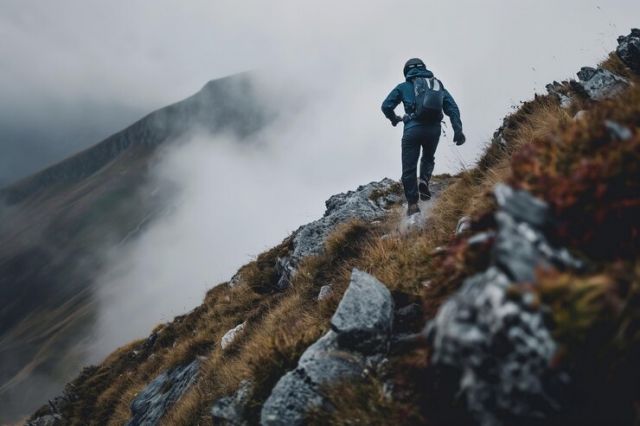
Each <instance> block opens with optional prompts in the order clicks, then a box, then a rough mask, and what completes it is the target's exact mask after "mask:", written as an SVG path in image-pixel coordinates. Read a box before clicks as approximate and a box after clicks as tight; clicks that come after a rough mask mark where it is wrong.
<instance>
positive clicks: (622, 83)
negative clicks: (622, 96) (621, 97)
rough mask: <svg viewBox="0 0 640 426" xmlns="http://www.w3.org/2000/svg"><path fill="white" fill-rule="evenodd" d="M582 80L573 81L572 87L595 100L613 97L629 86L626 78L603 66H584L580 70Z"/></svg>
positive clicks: (579, 75)
mask: <svg viewBox="0 0 640 426" xmlns="http://www.w3.org/2000/svg"><path fill="white" fill-rule="evenodd" d="M578 78H579V79H580V81H578V82H576V81H572V82H571V84H572V87H573V88H574V89H576V90H578V91H580V92H582V93H584V94H585V95H586V96H588V97H589V98H591V99H593V100H594V101H602V100H604V99H609V98H612V97H614V96H616V95H618V94H619V93H620V92H622V91H623V90H624V89H626V88H627V87H628V86H629V81H628V80H627V79H626V78H623V77H620V76H619V75H616V74H614V73H612V72H611V71H608V70H605V69H602V68H597V69H596V68H591V67H582V69H580V71H578Z"/></svg>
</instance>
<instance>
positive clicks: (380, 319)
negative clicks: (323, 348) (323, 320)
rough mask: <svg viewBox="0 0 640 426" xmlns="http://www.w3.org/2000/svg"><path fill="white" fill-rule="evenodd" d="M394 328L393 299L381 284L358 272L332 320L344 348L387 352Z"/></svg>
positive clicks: (355, 270)
mask: <svg viewBox="0 0 640 426" xmlns="http://www.w3.org/2000/svg"><path fill="white" fill-rule="evenodd" d="M392 325H393V299H392V298H391V293H390V292H389V290H388V289H387V288H386V287H385V286H384V285H383V284H382V283H380V281H378V280H377V279H375V278H374V277H372V276H371V275H369V274H367V273H365V272H361V271H359V270H357V269H354V270H353V272H352V274H351V283H350V284H349V287H348V288H347V291H346V292H345V293H344V296H343V297H342V300H341V301H340V304H339V305H338V309H337V310H336V312H335V314H334V315H333V318H331V328H332V329H333V330H334V331H336V333H337V334H338V340H339V341H340V346H342V347H345V348H350V349H353V350H358V351H361V352H364V353H367V352H373V353H375V352H383V351H385V350H386V349H387V347H386V345H387V344H388V341H389V333H390V332H391V328H392Z"/></svg>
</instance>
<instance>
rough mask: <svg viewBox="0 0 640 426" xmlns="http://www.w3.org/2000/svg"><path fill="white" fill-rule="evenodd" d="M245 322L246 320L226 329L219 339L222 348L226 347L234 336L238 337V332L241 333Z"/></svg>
mask: <svg viewBox="0 0 640 426" xmlns="http://www.w3.org/2000/svg"><path fill="white" fill-rule="evenodd" d="M246 324H247V323H246V322H243V323H242V324H238V325H237V326H235V327H234V328H232V329H231V330H229V331H227V332H226V333H225V334H224V336H222V339H220V347H221V348H222V349H226V348H227V347H228V346H229V345H230V344H231V343H233V341H234V340H235V339H236V337H238V334H240V333H242V331H243V330H244V327H245V326H246Z"/></svg>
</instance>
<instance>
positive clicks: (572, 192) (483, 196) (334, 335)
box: [29, 30, 640, 425]
mask: <svg viewBox="0 0 640 426" xmlns="http://www.w3.org/2000/svg"><path fill="white" fill-rule="evenodd" d="M578 77H579V80H578V81H569V82H562V83H554V84H551V85H549V86H548V91H549V94H548V95H544V96H536V97H535V99H533V100H531V101H528V102H525V103H523V104H522V105H521V106H520V108H519V109H518V110H517V111H516V112H514V113H513V114H512V115H510V116H508V117H506V118H505V120H504V123H503V126H502V127H501V128H500V129H498V130H497V131H496V133H495V135H494V137H493V138H492V140H491V141H490V142H489V143H488V144H487V148H486V152H485V154H484V155H483V156H482V158H481V159H480V160H479V161H478V163H477V165H476V166H475V167H474V168H472V169H469V170H466V171H464V172H462V173H460V174H459V175H458V176H455V177H450V176H440V177H437V178H434V188H433V189H434V192H435V194H436V197H435V200H433V201H431V202H429V203H427V204H425V205H423V211H424V212H425V213H424V216H422V217H419V218H417V220H412V221H407V220H406V219H405V218H404V209H403V208H402V207H401V206H400V204H401V201H402V198H401V195H400V192H401V188H400V186H399V184H398V183H397V182H393V181H391V180H388V179H385V180H383V181H381V182H377V183H371V184H368V185H365V186H362V187H360V188H358V189H357V190H356V191H351V192H348V193H345V194H338V195H336V196H334V197H332V198H330V199H329V200H328V201H327V210H326V213H325V215H324V217H323V218H321V219H319V220H318V221H316V222H312V223H310V224H308V225H305V226H303V227H301V228H299V229H298V230H297V231H296V232H294V233H293V234H292V235H290V236H289V237H288V238H286V239H285V240H284V241H283V242H282V243H281V244H280V245H279V246H277V247H275V248H273V249H272V250H270V251H268V252H266V253H263V254H262V255H260V256H258V258H257V259H256V260H255V261H253V262H251V263H249V264H247V265H246V266H244V267H243V268H241V269H240V270H239V271H238V273H237V274H236V276H235V277H234V278H233V279H232V280H231V281H230V282H228V283H223V284H221V285H219V286H216V287H215V288H213V289H211V290H210V291H209V292H208V294H207V296H206V298H205V300H204V303H203V304H202V305H201V306H199V307H198V308H196V309H194V310H193V311H192V312H190V313H188V314H186V315H184V316H180V317H177V318H176V319H175V320H174V321H173V322H171V323H168V324H161V325H158V326H157V327H156V328H155V329H154V330H153V332H152V334H151V335H150V336H149V337H148V338H147V339H145V340H141V341H136V342H132V343H131V344H129V345H127V346H125V347H122V348H120V349H119V350H117V351H116V352H114V353H112V354H111V355H110V356H109V357H108V358H107V359H106V360H105V361H104V362H103V363H102V364H101V365H98V366H92V367H87V368H85V370H83V372H82V374H81V375H80V376H79V377H78V378H77V379H76V380H74V381H73V382H71V383H70V384H68V385H67V387H66V389H65V392H64V393H63V394H62V395H61V396H59V397H57V398H55V399H53V400H51V401H50V403H49V404H48V405H47V406H45V407H42V408H41V409H40V410H39V411H38V412H36V413H35V414H34V415H33V417H32V418H31V421H30V423H29V424H31V425H42V424H46V425H55V424H78V425H80V424H82V425H85V424H96V425H98V424H100V425H103V424H111V425H122V424H128V425H141V424H144V425H150V424H167V425H193V424H265V425H272V424H273V425H285V424H286V425H291V424H435V425H450V424H456V425H458V424H483V425H509V424H527V425H528V424H558V425H560V424H562V425H565V424H637V423H638V422H639V421H640V414H639V412H638V408H637V407H638V404H639V403H640V389H639V388H638V383H640V364H639V361H638V360H639V359H640V358H639V357H638V355H640V340H639V336H640V298H639V297H640V292H639V290H640V263H639V258H638V253H639V251H638V249H639V248H640V247H639V246H640V221H639V220H638V218H639V217H640V86H639V84H638V83H640V31H638V30H634V31H633V32H632V34H631V35H630V36H628V37H623V38H621V39H620V40H619V48H618V50H617V52H616V53H615V54H612V55H611V56H610V57H609V58H608V59H607V60H606V61H605V62H603V63H602V64H601V65H600V66H599V67H598V68H583V69H582V70H581V71H580V72H579V73H578ZM471 143H473V142H471Z"/></svg>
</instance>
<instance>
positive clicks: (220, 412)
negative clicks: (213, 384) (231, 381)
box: [211, 380, 253, 426]
mask: <svg viewBox="0 0 640 426" xmlns="http://www.w3.org/2000/svg"><path fill="white" fill-rule="evenodd" d="M252 388H253V384H252V383H251V381H249V380H243V381H242V382H241V383H240V386H239V387H238V390H237V391H236V392H235V393H234V394H233V395H230V396H225V397H224V398H220V399H218V400H217V401H215V402H214V403H213V406H212V407H211V417H212V418H213V421H214V422H215V424H225V425H229V426H243V425H246V424H248V422H247V418H246V406H247V402H248V401H249V398H250V396H251V392H252V390H253V389H252Z"/></svg>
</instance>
